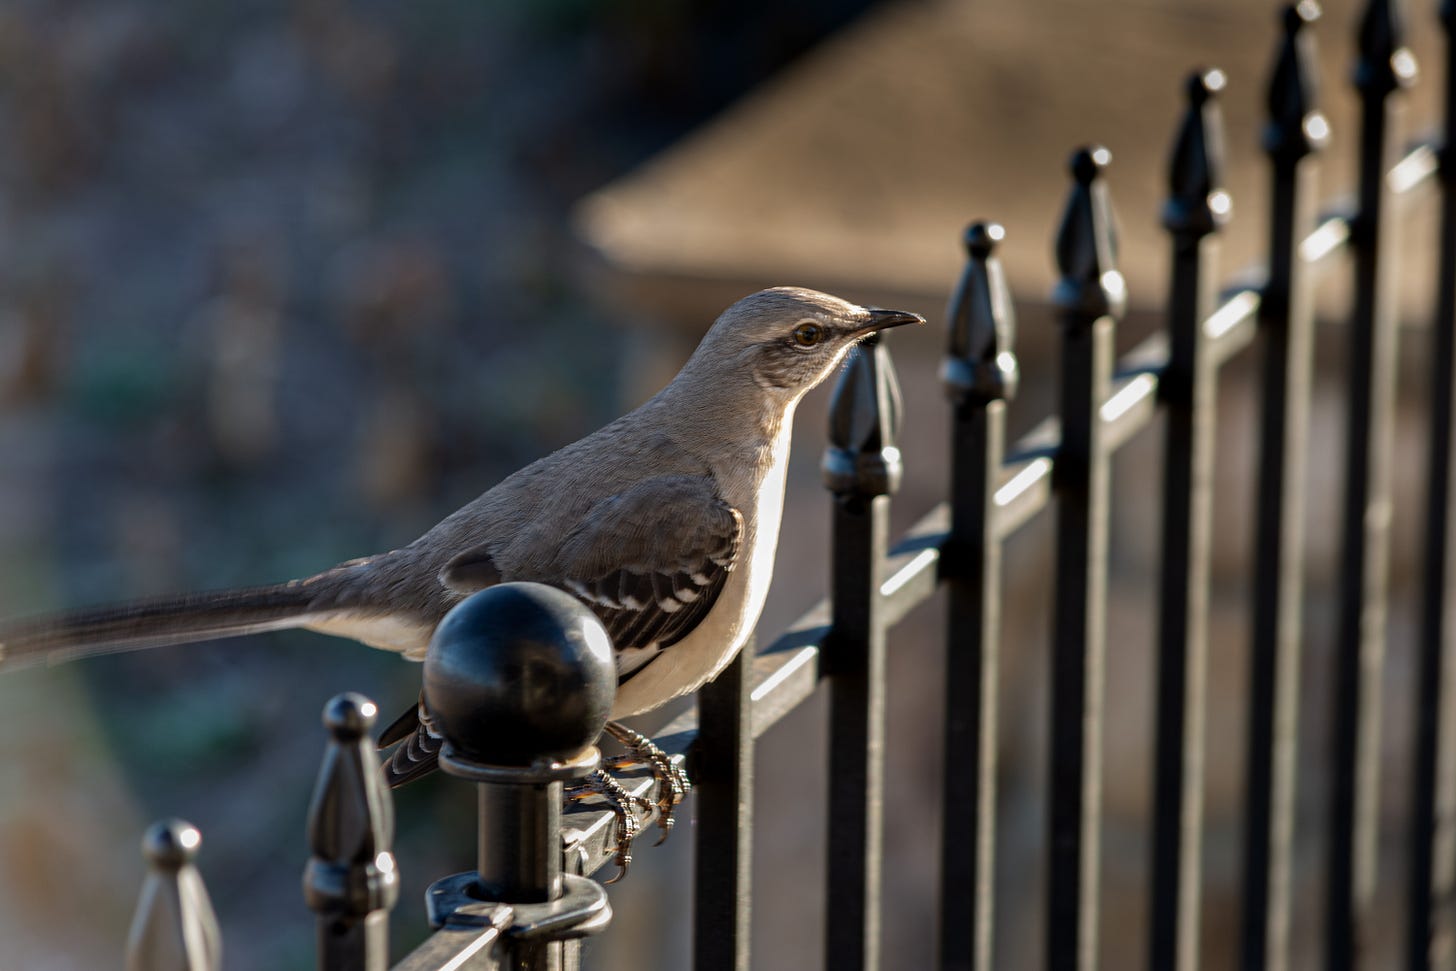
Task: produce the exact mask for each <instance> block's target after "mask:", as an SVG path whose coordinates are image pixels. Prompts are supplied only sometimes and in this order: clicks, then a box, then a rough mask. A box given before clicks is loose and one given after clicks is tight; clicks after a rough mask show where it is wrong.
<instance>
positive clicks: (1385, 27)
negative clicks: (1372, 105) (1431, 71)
mask: <svg viewBox="0 0 1456 971" xmlns="http://www.w3.org/2000/svg"><path fill="white" fill-rule="evenodd" d="M1358 47H1359V54H1358V55H1357V57H1356V59H1355V72H1354V80H1355V88H1356V89H1357V90H1358V91H1359V92H1360V93H1361V94H1362V95H1364V96H1365V97H1366V98H1384V97H1385V96H1386V95H1388V94H1390V93H1391V92H1393V91H1397V90H1399V89H1401V88H1408V87H1410V86H1411V85H1412V84H1414V83H1415V80H1416V58H1415V55H1414V54H1412V53H1411V51H1410V48H1408V47H1406V46H1405V16H1404V11H1403V10H1402V5H1401V3H1400V0H1370V2H1369V3H1368V4H1366V6H1365V13H1364V14H1363V15H1362V16H1361V18H1360V39H1359V42H1358Z"/></svg>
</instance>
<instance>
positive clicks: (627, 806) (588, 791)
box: [566, 769, 652, 883]
mask: <svg viewBox="0 0 1456 971" xmlns="http://www.w3.org/2000/svg"><path fill="white" fill-rule="evenodd" d="M593 796H600V797H602V798H603V799H605V800H606V801H607V802H608V804H610V805H611V807H612V811H613V812H614V813H615V814H616V816H617V858H616V864H617V867H618V869H617V875H616V876H614V877H612V879H610V880H608V881H607V883H616V882H617V881H618V880H620V879H622V878H623V877H625V876H626V875H627V868H628V867H629V866H631V865H632V841H633V840H635V839H636V838H637V834H638V833H639V832H641V829H642V824H641V823H639V822H638V821H637V810H638V809H639V808H640V809H641V811H643V812H647V813H650V812H652V802H651V800H649V799H645V798H643V797H642V796H634V795H632V794H631V793H630V792H628V791H627V790H626V789H624V788H622V784H621V783H620V782H618V781H617V780H616V779H613V778H612V777H611V775H610V774H609V773H608V772H607V770H606V769H597V770H596V771H595V772H593V773H592V774H591V775H589V776H587V777H586V778H585V779H583V780H582V781H581V782H578V783H576V784H575V785H572V786H568V787H567V789H566V797H567V798H568V799H590V798H591V797H593Z"/></svg>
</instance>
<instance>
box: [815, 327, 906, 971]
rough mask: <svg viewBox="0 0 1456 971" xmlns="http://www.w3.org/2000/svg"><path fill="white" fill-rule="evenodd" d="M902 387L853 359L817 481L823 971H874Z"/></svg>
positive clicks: (885, 371) (882, 355) (869, 363)
mask: <svg viewBox="0 0 1456 971" xmlns="http://www.w3.org/2000/svg"><path fill="white" fill-rule="evenodd" d="M900 411H901V403H900V388H899V384H898V383H897V381H896V378H895V371H894V367H893V366H892V365H891V363H890V355H889V352H888V351H887V350H886V349H885V346H884V344H883V343H882V342H881V338H880V337H879V335H871V336H869V337H867V338H865V339H864V340H863V341H861V342H860V344H859V346H858V347H856V348H855V349H854V350H852V351H851V352H850V358H849V361H848V363H847V364H846V366H845V369H844V371H843V373H842V374H841V375H840V378H839V382H838V384H836V385H835V388H834V397H833V400H832V401H831V403H830V414H829V441H830V445H829V448H828V449H827V450H826V451H825V453H824V462H823V470H824V482H825V485H826V486H827V487H828V488H829V489H830V491H832V492H833V493H834V499H835V501H834V523H833V540H832V544H831V546H832V550H831V554H830V555H831V557H832V560H831V564H830V577H831V579H830V598H831V600H832V602H833V613H832V626H831V628H830V633H829V637H828V638H827V641H826V644H825V651H824V662H823V663H824V671H825V674H826V675H827V676H828V680H829V699H830V701H829V845H830V847H832V851H831V852H830V854H829V867H828V871H829V872H828V900H829V909H828V920H827V921H826V928H825V954H826V966H827V967H832V968H844V969H850V968H864V969H866V971H868V969H873V968H877V967H879V946H880V864H881V850H882V846H883V842H884V832H883V807H884V783H885V779H884V775H885V751H884V749H885V624H884V620H883V616H882V609H881V597H880V581H881V579H882V576H881V574H882V573H883V570H884V561H885V551H886V549H887V548H888V544H889V522H890V500H889V496H890V493H892V492H894V491H895V490H896V489H897V488H899V485H900V476H901V472H902V469H901V463H900V451H899V449H897V448H896V447H895V437H896V433H897V430H898V429H899V425H900Z"/></svg>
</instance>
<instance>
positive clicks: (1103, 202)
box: [1052, 146, 1127, 320]
mask: <svg viewBox="0 0 1456 971" xmlns="http://www.w3.org/2000/svg"><path fill="white" fill-rule="evenodd" d="M1111 161H1112V153H1111V152H1109V151H1108V150H1107V149H1105V148H1102V147H1101V146H1093V147H1090V148H1082V149H1078V150H1077V151H1076V152H1074V153H1073V154H1072V160H1071V163H1070V165H1069V166H1068V168H1069V169H1070V171H1071V174H1072V180H1073V186H1072V193H1071V196H1070V197H1069V198H1068V199H1067V208H1066V210H1065V211H1064V213H1063V215H1062V225H1061V229H1060V230H1058V232H1057V268H1058V270H1059V271H1060V272H1061V279H1060V280H1058V281H1057V285H1056V288H1055V289H1054V290H1053V291H1052V301H1053V303H1055V304H1056V305H1057V306H1058V307H1059V308H1061V309H1062V310H1064V311H1074V312H1076V313H1077V314H1078V315H1079V316H1082V317H1085V318H1087V319H1089V320H1095V319H1096V318H1097V317H1101V316H1104V315H1111V316H1113V317H1120V316H1122V311H1123V309H1124V308H1125V307H1126V306H1127V285H1126V283H1125V282H1124V281H1123V278H1122V274H1121V273H1119V272H1118V271H1117V229H1116V226H1115V225H1114V217H1113V214H1112V199H1111V196H1110V195H1109V194H1108V192H1107V183H1106V180H1104V179H1103V178H1102V170H1103V169H1105V168H1106V167H1107V165H1108V164H1109V163H1111Z"/></svg>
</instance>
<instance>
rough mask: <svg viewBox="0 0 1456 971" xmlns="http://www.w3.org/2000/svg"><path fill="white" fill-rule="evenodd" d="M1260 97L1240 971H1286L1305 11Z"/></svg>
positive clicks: (1301, 472)
mask: <svg viewBox="0 0 1456 971" xmlns="http://www.w3.org/2000/svg"><path fill="white" fill-rule="evenodd" d="M1281 17H1282V21H1283V36H1282V38H1281V40H1280V43H1279V50H1278V54H1277V56H1276V60H1275V64H1274V70H1273V72H1272V74H1271V77H1270V80H1269V86H1268V107H1269V119H1268V121H1267V122H1266V123H1265V126H1264V138H1263V142H1264V151H1265V152H1266V154H1268V156H1269V161H1270V165H1271V181H1270V211H1269V237H1268V238H1269V279H1268V282H1267V283H1266V284H1265V286H1264V289H1263V293H1262V294H1261V297H1260V302H1259V330H1260V337H1261V340H1262V342H1263V344H1262V354H1263V378H1262V389H1261V395H1260V408H1261V417H1260V429H1261V431H1260V438H1259V471H1258V476H1259V486H1258V505H1257V513H1256V525H1255V537H1254V547H1253V548H1254V551H1255V553H1254V557H1253V560H1254V562H1253V580H1254V582H1253V586H1252V590H1251V598H1252V601H1253V626H1252V637H1251V641H1250V648H1249V650H1250V653H1249V716H1248V717H1249V728H1248V735H1247V759H1246V763H1245V778H1246V784H1245V799H1246V805H1245V812H1244V819H1245V835H1244V876H1243V880H1244V893H1243V901H1242V907H1243V915H1242V927H1243V932H1242V936H1241V943H1240V946H1241V950H1242V962H1243V963H1242V967H1244V968H1248V969H1251V971H1262V969H1266V968H1267V969H1269V971H1284V969H1285V968H1286V967H1287V966H1288V961H1289V880H1290V867H1291V854H1292V852H1293V844H1292V840H1293V831H1294V792H1295V759H1294V755H1295V742H1296V738H1297V734H1298V705H1299V647H1300V630H1301V614H1302V600H1303V593H1304V528H1303V523H1304V482H1305V465H1306V456H1305V452H1306V442H1307V440H1308V428H1309V394H1310V368H1311V362H1312V360H1313V344H1312V332H1313V324H1314V319H1313V316H1314V309H1313V304H1312V302H1311V299H1310V297H1311V295H1310V287H1309V282H1310V275H1309V271H1308V268H1307V267H1306V265H1305V263H1304V261H1303V260H1302V259H1301V258H1300V252H1299V247H1300V244H1301V242H1302V241H1303V240H1304V236H1305V233H1307V232H1308V231H1309V230H1310V229H1311V227H1312V226H1313V224H1314V204H1315V192H1316V188H1317V179H1318V175H1319V169H1318V164H1317V159H1316V157H1315V153H1316V152H1317V151H1318V150H1319V149H1320V148H1321V147H1323V146H1324V144H1325V143H1326V142H1327V141H1328V139H1329V125H1328V123H1327V122H1326V121H1325V118H1324V116H1323V115H1322V114H1320V112H1319V111H1318V110H1317V108H1316V107H1315V104H1314V94H1315V77H1314V65H1315V57H1314V38H1313V35H1312V32H1311V31H1310V29H1309V28H1310V26H1311V25H1312V24H1313V23H1314V22H1315V20H1317V19H1318V17H1319V8H1318V7H1317V6H1316V5H1315V4H1314V3H1312V2H1310V0H1305V2H1303V3H1298V4H1291V5H1290V6H1288V7H1286V8H1285V9H1284V11H1283V13H1282V14H1281Z"/></svg>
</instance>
